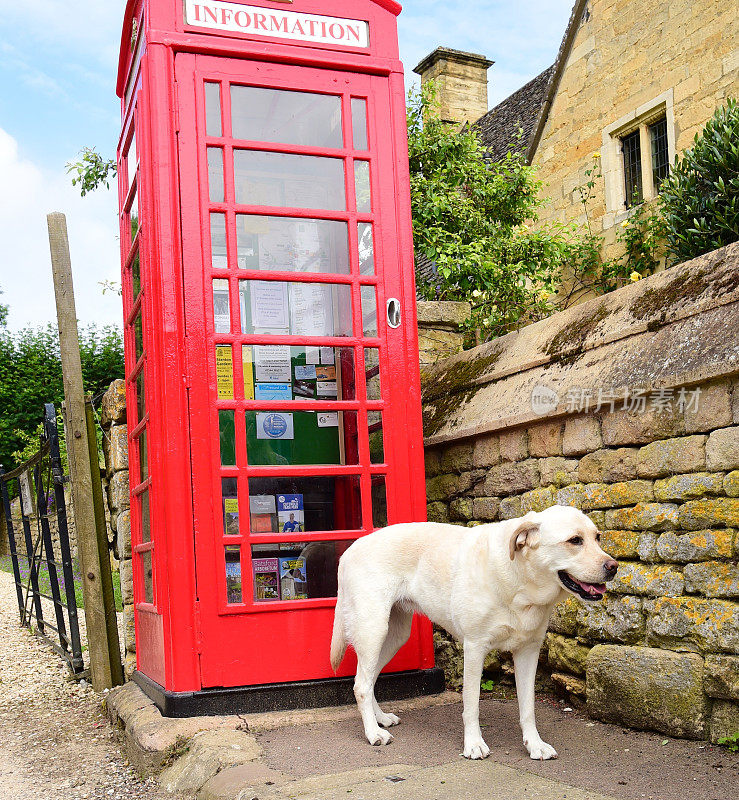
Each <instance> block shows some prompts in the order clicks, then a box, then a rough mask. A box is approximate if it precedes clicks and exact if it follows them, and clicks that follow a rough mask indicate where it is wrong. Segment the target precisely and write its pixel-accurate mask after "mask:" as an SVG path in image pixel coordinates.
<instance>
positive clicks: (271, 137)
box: [231, 86, 343, 147]
mask: <svg viewBox="0 0 739 800" xmlns="http://www.w3.org/2000/svg"><path fill="white" fill-rule="evenodd" d="M231 117H232V120H233V121H232V127H233V137H234V139H246V140H248V141H250V142H280V143H281V144H299V145H305V146H307V147H341V146H342V145H343V141H342V134H341V98H340V97H335V96H333V95H326V94H312V93H308V92H290V91H285V90H283V89H262V88H258V87H256V86H232V87H231Z"/></svg>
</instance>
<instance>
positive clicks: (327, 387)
mask: <svg viewBox="0 0 739 800" xmlns="http://www.w3.org/2000/svg"><path fill="white" fill-rule="evenodd" d="M316 394H317V395H318V397H336V394H337V393H336V381H318V383H317V384H316Z"/></svg>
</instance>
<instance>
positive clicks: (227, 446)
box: [218, 409, 236, 467]
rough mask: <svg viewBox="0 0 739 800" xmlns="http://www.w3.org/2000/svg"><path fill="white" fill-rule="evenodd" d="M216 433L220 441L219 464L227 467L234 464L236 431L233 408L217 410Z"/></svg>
mask: <svg viewBox="0 0 739 800" xmlns="http://www.w3.org/2000/svg"><path fill="white" fill-rule="evenodd" d="M218 433H219V438H220V442H221V464H222V465H223V466H227V467H232V466H235V465H236V431H235V429H234V412H233V410H231V409H222V410H221V411H219V412H218Z"/></svg>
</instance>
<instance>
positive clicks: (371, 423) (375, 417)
mask: <svg viewBox="0 0 739 800" xmlns="http://www.w3.org/2000/svg"><path fill="white" fill-rule="evenodd" d="M367 432H368V433H369V449H370V461H371V462H372V463H373V464H384V463H385V447H384V442H383V436H382V411H368V412H367Z"/></svg>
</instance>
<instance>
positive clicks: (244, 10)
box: [185, 0, 369, 48]
mask: <svg viewBox="0 0 739 800" xmlns="http://www.w3.org/2000/svg"><path fill="white" fill-rule="evenodd" d="M185 24H186V25H193V26H195V27H198V28H211V29H215V30H220V31H238V32H239V33H248V34H251V35H252V36H270V37H274V38H276V39H295V40H297V41H300V42H316V43H319V44H336V45H343V46H344V47H364V48H367V47H369V25H368V24H367V23H366V22H364V21H363V20H358V19H342V18H341V17H324V16H322V15H320V14H300V13H298V12H296V11H283V10H282V9H277V8H275V9H272V8H255V7H254V6H242V5H241V4H240V3H224V2H222V1H221V0H185Z"/></svg>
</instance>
